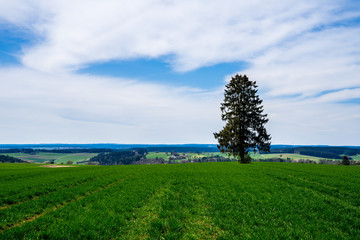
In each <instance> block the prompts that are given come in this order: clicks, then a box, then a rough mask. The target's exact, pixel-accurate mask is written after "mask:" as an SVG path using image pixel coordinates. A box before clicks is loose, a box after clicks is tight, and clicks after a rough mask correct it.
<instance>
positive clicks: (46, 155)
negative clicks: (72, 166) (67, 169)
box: [6, 152, 97, 163]
mask: <svg viewBox="0 0 360 240" xmlns="http://www.w3.org/2000/svg"><path fill="white" fill-rule="evenodd" d="M6 155H9V156H11V157H16V158H20V159H22V160H27V161H33V162H36V163H42V162H46V161H52V160H55V163H66V162H67V161H72V162H74V163H75V162H78V161H83V160H87V159H89V158H91V157H93V156H96V155H97V154H96V153H51V152H38V153H37V154H36V155H30V154H26V153H6Z"/></svg>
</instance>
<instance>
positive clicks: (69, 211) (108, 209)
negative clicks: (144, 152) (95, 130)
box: [0, 162, 360, 239]
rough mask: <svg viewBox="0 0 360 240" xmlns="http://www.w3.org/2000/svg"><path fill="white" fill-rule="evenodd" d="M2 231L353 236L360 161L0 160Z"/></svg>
mask: <svg viewBox="0 0 360 240" xmlns="http://www.w3.org/2000/svg"><path fill="white" fill-rule="evenodd" d="M0 189H1V191H0V216H1V218H0V239H240V238H241V239H359V238H360V168H359V167H358V166H341V165H338V166H336V165H317V164H316V165H314V164H294V163H252V164H248V165H240V164H238V163H234V162H232V163H200V164H170V165H167V164H163V165H130V166H75V167H69V168H45V167H41V165H39V164H37V165H36V164H0Z"/></svg>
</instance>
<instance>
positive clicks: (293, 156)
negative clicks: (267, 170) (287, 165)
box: [251, 153, 324, 162]
mask: <svg viewBox="0 0 360 240" xmlns="http://www.w3.org/2000/svg"><path fill="white" fill-rule="evenodd" d="M251 157H252V158H253V159H269V158H281V159H291V160H300V159H303V160H312V161H316V162H318V161H319V160H320V159H324V158H320V157H313V156H307V155H300V154H293V153H282V154H278V153H276V154H271V153H270V154H259V153H256V154H254V153H252V154H251Z"/></svg>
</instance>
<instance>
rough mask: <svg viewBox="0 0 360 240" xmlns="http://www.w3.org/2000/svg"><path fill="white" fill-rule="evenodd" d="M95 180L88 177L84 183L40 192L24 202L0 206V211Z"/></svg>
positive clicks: (77, 182) (78, 182) (70, 184)
mask: <svg viewBox="0 0 360 240" xmlns="http://www.w3.org/2000/svg"><path fill="white" fill-rule="evenodd" d="M95 180H96V178H95V177H90V178H88V179H86V180H85V181H83V180H79V181H76V182H75V183H69V184H67V185H63V186H60V187H59V186H56V187H54V188H53V189H50V190H48V191H44V192H41V193H40V194H38V195H36V196H34V197H30V198H28V199H26V200H24V201H19V202H15V203H12V204H7V205H4V206H1V207H0V210H3V209H7V208H10V207H13V206H16V205H19V204H23V203H26V202H28V201H33V200H36V199H38V198H40V197H43V196H46V195H49V194H51V193H53V192H57V191H59V190H63V189H71V188H75V187H77V186H80V185H83V184H85V183H88V182H91V181H95Z"/></svg>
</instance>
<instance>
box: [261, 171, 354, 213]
mask: <svg viewBox="0 0 360 240" xmlns="http://www.w3.org/2000/svg"><path fill="white" fill-rule="evenodd" d="M268 176H271V175H269V174H268ZM288 176H290V177H292V178H293V179H296V180H299V181H304V180H303V179H299V178H297V177H294V176H292V175H288ZM271 177H275V176H271ZM276 179H278V180H280V181H282V182H284V183H286V184H287V185H289V186H292V187H295V188H297V189H301V190H303V191H304V190H305V191H309V192H311V193H312V194H313V195H314V196H319V197H320V198H321V199H323V200H324V201H325V200H326V201H327V202H328V203H331V202H332V203H336V204H337V205H339V206H342V207H343V208H345V209H351V210H353V211H356V212H357V213H360V207H359V206H354V205H353V204H352V203H350V202H347V201H344V200H341V199H339V198H337V197H335V196H333V195H331V194H328V193H325V192H322V191H320V190H318V189H316V188H314V187H311V186H301V185H299V184H297V183H294V182H291V181H289V180H290V179H289V178H286V177H281V176H277V177H276ZM308 182H311V181H308ZM320 185H321V184H320ZM322 187H324V186H323V185H322ZM324 188H325V187H324Z"/></svg>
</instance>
